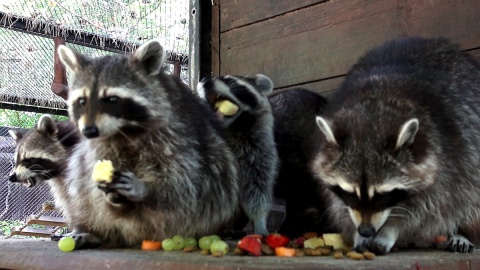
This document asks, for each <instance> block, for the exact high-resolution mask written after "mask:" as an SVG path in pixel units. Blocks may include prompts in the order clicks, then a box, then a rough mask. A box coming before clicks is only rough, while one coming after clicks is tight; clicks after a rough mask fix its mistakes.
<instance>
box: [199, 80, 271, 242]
mask: <svg viewBox="0 0 480 270" xmlns="http://www.w3.org/2000/svg"><path fill="white" fill-rule="evenodd" d="M272 90H273V83H272V81H271V80H270V78H268V77H267V76H265V75H261V74H258V75H256V76H255V77H253V78H249V77H237V76H221V77H216V78H205V79H203V80H202V81H201V82H200V83H199V84H198V86H197V92H198V93H199V95H200V97H202V98H204V99H205V100H207V102H208V103H209V104H210V105H211V107H212V109H214V110H216V113H217V114H219V116H220V118H221V119H222V121H223V122H224V124H225V127H226V130H227V135H226V138H227V142H228V145H229V146H230V147H231V148H232V150H233V152H234V153H235V154H236V157H237V160H238V163H239V168H240V170H239V174H240V177H241V179H242V181H243V182H242V184H241V187H240V190H241V206H242V208H243V211H244V212H245V214H246V215H247V217H248V218H249V219H250V221H252V222H253V228H254V230H253V231H254V233H255V234H263V235H267V234H268V230H267V218H268V213H269V212H270V208H271V205H272V200H273V198H272V196H273V194H272V193H273V185H274V182H275V177H276V173H277V163H278V153H277V150H276V148H275V141H274V138H273V116H272V110H271V106H270V103H269V102H268V98H267V95H268V94H269V93H271V92H272ZM224 101H228V102H231V103H233V104H234V105H233V106H234V107H235V108H238V110H237V111H236V112H235V111H232V113H227V114H225V112H222V110H221V109H218V107H219V105H218V104H221V102H224Z"/></svg>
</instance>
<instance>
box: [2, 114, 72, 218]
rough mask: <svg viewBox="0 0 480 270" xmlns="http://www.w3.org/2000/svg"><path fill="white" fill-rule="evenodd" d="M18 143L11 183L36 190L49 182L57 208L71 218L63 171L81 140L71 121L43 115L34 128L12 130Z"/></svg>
mask: <svg viewBox="0 0 480 270" xmlns="http://www.w3.org/2000/svg"><path fill="white" fill-rule="evenodd" d="M9 133H10V135H11V136H12V137H13V138H14V139H15V140H16V142H17V146H16V149H15V167H14V171H13V173H12V174H10V177H9V180H10V181H11V182H15V183H22V184H24V185H25V186H27V187H30V188H31V187H35V186H38V185H40V184H41V183H43V182H44V181H47V180H48V181H47V182H48V184H49V185H50V189H51V192H52V195H53V197H54V200H55V207H56V208H58V209H59V210H60V211H61V212H62V214H63V215H64V216H65V217H66V218H67V220H68V219H69V217H70V215H69V211H68V202H69V200H70V199H69V197H68V194H67V191H66V187H65V184H64V171H65V169H66V167H67V160H68V157H69V156H70V153H71V151H72V149H73V146H74V145H76V144H77V143H78V141H79V140H80V134H78V132H77V130H76V128H75V125H74V124H73V123H71V122H70V121H58V122H57V121H55V120H54V119H53V118H52V117H51V116H50V115H42V117H41V118H40V119H39V120H38V121H37V123H36V125H35V127H34V128H32V129H28V130H13V129H12V130H9Z"/></svg>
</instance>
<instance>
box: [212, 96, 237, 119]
mask: <svg viewBox="0 0 480 270" xmlns="http://www.w3.org/2000/svg"><path fill="white" fill-rule="evenodd" d="M215 108H216V109H217V110H218V111H219V112H220V113H222V114H223V115H227V116H232V115H235V114H236V113H237V112H238V110H239V108H238V106H237V105H235V104H234V103H233V102H231V101H228V100H222V101H218V102H217V103H215Z"/></svg>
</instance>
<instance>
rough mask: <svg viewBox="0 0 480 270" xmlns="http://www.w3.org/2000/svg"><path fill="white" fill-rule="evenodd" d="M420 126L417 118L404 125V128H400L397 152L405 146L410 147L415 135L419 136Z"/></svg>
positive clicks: (396, 146)
mask: <svg viewBox="0 0 480 270" xmlns="http://www.w3.org/2000/svg"><path fill="white" fill-rule="evenodd" d="M418 125H419V124H418V119H417V118H412V119H410V120H408V121H407V122H405V124H403V126H402V127H401V128H400V133H399V134H398V138H397V144H396V145H395V150H397V149H399V148H401V147H402V146H404V145H410V144H412V143H413V141H414V139H415V135H417V131H418Z"/></svg>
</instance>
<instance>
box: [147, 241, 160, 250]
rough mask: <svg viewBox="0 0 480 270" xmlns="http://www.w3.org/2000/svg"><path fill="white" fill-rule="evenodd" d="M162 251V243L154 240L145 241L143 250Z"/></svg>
mask: <svg viewBox="0 0 480 270" xmlns="http://www.w3.org/2000/svg"><path fill="white" fill-rule="evenodd" d="M159 249H162V242H158V241H153V240H143V242H142V250H159Z"/></svg>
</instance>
